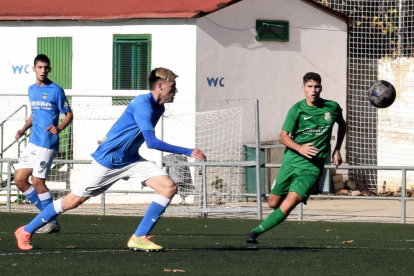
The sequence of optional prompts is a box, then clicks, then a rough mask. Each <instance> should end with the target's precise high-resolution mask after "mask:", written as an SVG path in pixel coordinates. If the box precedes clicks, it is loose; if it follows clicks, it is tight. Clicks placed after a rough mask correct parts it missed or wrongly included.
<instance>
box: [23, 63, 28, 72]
mask: <svg viewBox="0 0 414 276" xmlns="http://www.w3.org/2000/svg"><path fill="white" fill-rule="evenodd" d="M28 67H29V64H27V65H26V66H25V67H24V72H25V73H26V74H29V71H28V70H27V68H28Z"/></svg>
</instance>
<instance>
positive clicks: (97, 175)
mask: <svg viewBox="0 0 414 276" xmlns="http://www.w3.org/2000/svg"><path fill="white" fill-rule="evenodd" d="M160 175H167V176H168V174H167V173H166V172H165V171H164V170H163V169H161V168H160V167H158V166H157V165H155V164H154V163H152V162H149V161H147V160H145V159H142V161H138V162H135V163H132V164H130V165H128V166H126V167H123V168H119V169H108V168H106V167H104V166H102V165H100V164H99V163H98V162H96V161H95V160H94V161H93V162H92V164H91V165H90V166H89V168H88V170H87V171H86V173H85V175H84V176H83V177H82V178H81V180H80V181H79V182H78V183H77V184H76V186H75V188H74V189H73V190H72V191H71V193H72V194H74V195H76V196H79V197H92V196H97V195H99V194H102V193H104V192H105V191H106V190H108V189H109V188H110V187H111V186H112V185H113V184H114V183H115V182H117V181H118V180H120V179H123V180H126V181H128V182H131V183H133V184H135V185H137V186H138V187H139V188H141V189H142V188H143V186H144V184H143V183H142V182H144V181H146V180H148V179H150V178H152V177H155V176H160Z"/></svg>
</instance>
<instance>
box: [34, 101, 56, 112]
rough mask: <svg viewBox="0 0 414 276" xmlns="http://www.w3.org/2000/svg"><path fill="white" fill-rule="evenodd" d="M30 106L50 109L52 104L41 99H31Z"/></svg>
mask: <svg viewBox="0 0 414 276" xmlns="http://www.w3.org/2000/svg"><path fill="white" fill-rule="evenodd" d="M30 106H31V107H32V109H44V110H52V104H51V103H48V102H43V101H31V102H30Z"/></svg>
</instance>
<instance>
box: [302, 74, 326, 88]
mask: <svg viewBox="0 0 414 276" xmlns="http://www.w3.org/2000/svg"><path fill="white" fill-rule="evenodd" d="M310 80H314V81H316V82H317V83H319V84H322V78H321V76H320V75H319V74H318V73H314V72H308V73H306V74H305V75H304V76H303V85H305V83H307V82H308V81H310Z"/></svg>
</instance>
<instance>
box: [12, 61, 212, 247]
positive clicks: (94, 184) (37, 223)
mask: <svg viewBox="0 0 414 276" xmlns="http://www.w3.org/2000/svg"><path fill="white" fill-rule="evenodd" d="M177 77H178V76H177V75H175V74H174V73H173V72H172V71H171V70H168V69H165V68H156V69H154V70H152V71H151V73H150V76H149V78H148V83H149V86H150V90H151V91H150V93H148V94H144V95H139V96H137V97H135V98H134V99H133V100H132V101H131V103H130V104H129V105H128V107H127V108H126V110H125V111H124V113H123V114H122V115H121V117H120V118H119V119H118V121H116V123H115V124H114V125H113V126H112V128H111V129H110V130H109V132H108V133H107V135H106V136H105V138H104V139H103V140H102V142H101V143H100V144H99V147H98V149H97V150H96V151H95V152H94V153H93V154H92V157H93V159H94V160H93V162H92V164H91V165H90V167H89V169H88V171H87V173H86V174H85V175H84V177H83V178H82V179H81V180H80V182H79V183H78V184H77V185H76V187H75V188H74V189H73V190H72V191H71V193H69V194H68V195H66V196H64V197H63V198H61V199H58V200H56V201H54V202H53V204H50V205H49V206H48V207H47V208H45V209H44V210H43V211H42V212H41V213H40V214H39V215H38V216H36V217H35V218H34V219H33V220H32V221H31V222H30V223H29V224H27V225H26V226H22V227H20V228H18V229H17V230H16V232H15V235H16V238H17V245H18V247H19V248H20V249H22V250H31V249H32V246H31V244H30V240H31V237H32V235H33V233H34V232H35V231H36V229H38V228H40V227H42V226H43V225H44V224H45V222H47V221H51V220H52V219H54V218H56V217H57V216H58V215H59V214H61V213H63V212H65V211H67V210H70V209H73V208H76V207H77V206H79V205H80V204H82V203H83V202H85V201H86V200H87V199H88V198H89V197H92V196H97V195H99V194H101V193H103V192H105V191H106V190H107V189H109V188H110V187H111V186H112V184H114V183H115V182H117V181H118V180H120V179H124V180H128V181H130V182H133V183H135V184H138V185H140V186H141V185H145V186H148V187H150V188H152V189H154V190H155V191H156V193H157V194H156V196H155V197H154V200H153V201H152V202H151V204H150V205H149V207H148V209H147V212H146V214H145V216H144V218H143V219H142V221H141V223H140V224H139V226H138V228H137V229H136V231H135V233H134V234H133V235H132V236H131V238H130V239H129V240H128V243H127V246H128V247H129V248H130V249H133V250H145V251H159V250H162V249H163V248H162V247H161V246H159V245H157V244H155V243H154V242H152V241H151V240H150V236H148V234H149V232H150V231H151V229H152V228H153V227H154V225H155V224H156V223H157V221H158V219H159V217H160V216H161V214H162V213H163V212H164V211H165V209H166V208H167V207H168V205H169V204H170V201H171V199H172V198H173V196H174V195H175V193H176V192H177V186H176V185H175V183H174V182H173V181H172V180H171V178H170V177H169V176H168V175H167V173H166V172H165V171H164V170H162V169H161V168H159V167H158V166H157V165H155V164H154V163H152V162H149V161H147V160H145V159H144V158H142V157H141V156H140V155H139V152H138V150H139V148H140V147H141V145H142V144H143V143H144V142H146V143H147V146H148V148H152V149H157V150H161V151H167V152H171V153H178V154H185V155H187V156H191V157H194V158H196V159H198V160H200V161H206V157H205V155H204V153H203V152H202V151H201V150H199V149H187V148H182V147H177V146H173V145H170V144H167V143H164V142H163V141H161V140H158V139H157V138H155V132H154V127H155V125H156V124H157V122H158V120H159V118H160V117H161V115H162V114H163V113H164V110H165V108H164V104H165V103H170V102H173V101H174V96H175V94H176V93H177V92H178V91H177V88H176V83H175V79H176V78H177Z"/></svg>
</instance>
